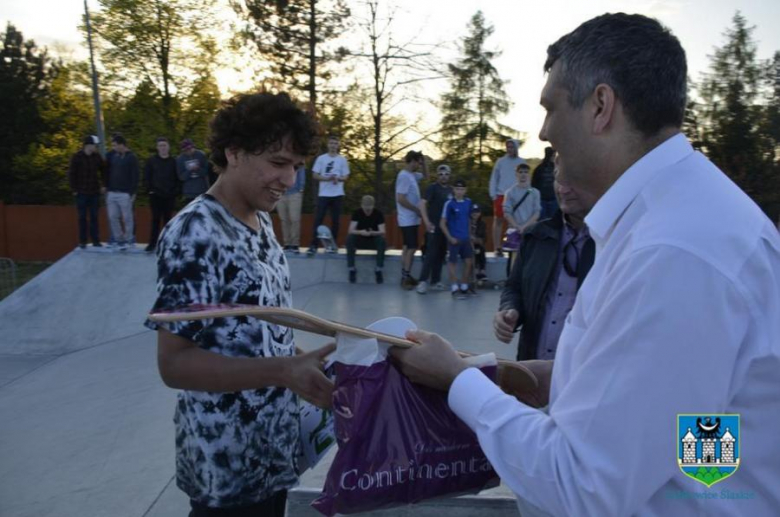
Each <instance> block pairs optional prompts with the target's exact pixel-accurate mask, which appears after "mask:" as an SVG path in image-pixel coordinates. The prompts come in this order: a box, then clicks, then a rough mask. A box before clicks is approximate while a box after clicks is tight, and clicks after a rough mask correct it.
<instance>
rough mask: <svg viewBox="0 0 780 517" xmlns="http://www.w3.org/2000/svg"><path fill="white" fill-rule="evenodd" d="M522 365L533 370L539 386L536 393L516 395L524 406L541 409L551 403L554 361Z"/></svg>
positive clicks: (524, 363)
mask: <svg viewBox="0 0 780 517" xmlns="http://www.w3.org/2000/svg"><path fill="white" fill-rule="evenodd" d="M520 364H522V365H523V366H525V367H526V368H528V369H529V370H531V372H533V374H534V375H536V379H537V380H538V381H539V386H538V387H537V388H536V390H534V391H530V392H526V393H514V394H513V395H514V396H515V397H517V399H518V400H519V401H520V402H522V403H523V404H526V405H529V406H531V407H534V408H541V407H544V406H546V405H547V404H549V403H550V381H551V379H552V370H553V361H520Z"/></svg>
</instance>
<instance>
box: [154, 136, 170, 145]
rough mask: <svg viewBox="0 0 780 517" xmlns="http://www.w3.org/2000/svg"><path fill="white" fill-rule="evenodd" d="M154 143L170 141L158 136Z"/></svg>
mask: <svg viewBox="0 0 780 517" xmlns="http://www.w3.org/2000/svg"><path fill="white" fill-rule="evenodd" d="M154 142H155V143H157V144H159V143H160V142H168V139H167V138H165V137H164V136H158V137H157V139H156V140H155V141H154Z"/></svg>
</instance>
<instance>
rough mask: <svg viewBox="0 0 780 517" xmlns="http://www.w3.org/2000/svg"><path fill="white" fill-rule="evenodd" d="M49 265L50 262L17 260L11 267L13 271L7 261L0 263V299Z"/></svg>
mask: <svg viewBox="0 0 780 517" xmlns="http://www.w3.org/2000/svg"><path fill="white" fill-rule="evenodd" d="M50 265H51V262H17V263H16V264H15V268H13V269H15V273H14V272H12V271H13V269H12V268H11V267H9V266H8V264H7V263H0V300H2V299H4V298H5V297H6V296H8V295H10V294H11V293H12V292H14V291H15V290H16V289H18V288H20V287H21V286H23V285H24V284H26V283H27V282H29V281H30V280H32V279H33V278H35V277H36V276H38V275H39V274H40V273H41V272H42V271H43V270H44V269H46V268H47V267H49V266H50Z"/></svg>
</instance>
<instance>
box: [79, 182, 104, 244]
mask: <svg viewBox="0 0 780 517" xmlns="http://www.w3.org/2000/svg"><path fill="white" fill-rule="evenodd" d="M99 206H100V194H76V208H77V209H78V212H79V244H86V243H87V213H89V237H90V238H91V239H92V244H98V243H99V242H100V233H99V232H98V207H99Z"/></svg>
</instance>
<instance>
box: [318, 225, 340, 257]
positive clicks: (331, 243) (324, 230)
mask: <svg viewBox="0 0 780 517" xmlns="http://www.w3.org/2000/svg"><path fill="white" fill-rule="evenodd" d="M317 238H318V239H319V240H320V243H321V244H322V247H323V248H325V250H326V251H330V250H335V249H337V247H336V241H335V240H334V239H333V234H332V233H331V231H330V228H328V227H327V226H325V225H324V224H321V225H319V226H318V227H317Z"/></svg>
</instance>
